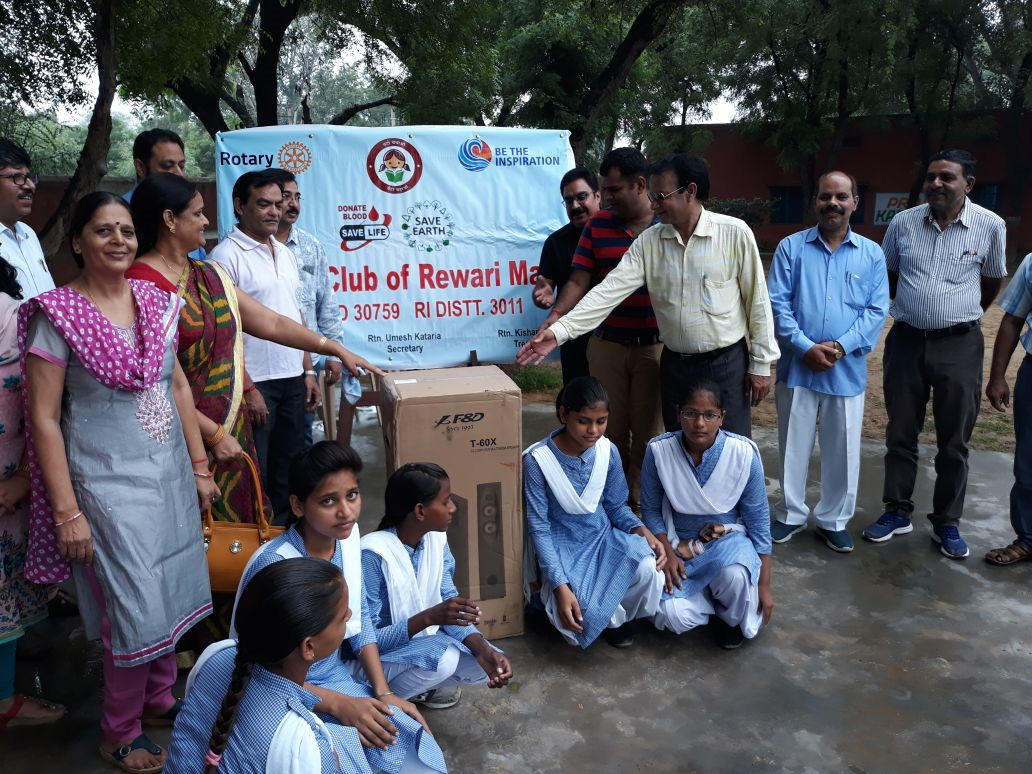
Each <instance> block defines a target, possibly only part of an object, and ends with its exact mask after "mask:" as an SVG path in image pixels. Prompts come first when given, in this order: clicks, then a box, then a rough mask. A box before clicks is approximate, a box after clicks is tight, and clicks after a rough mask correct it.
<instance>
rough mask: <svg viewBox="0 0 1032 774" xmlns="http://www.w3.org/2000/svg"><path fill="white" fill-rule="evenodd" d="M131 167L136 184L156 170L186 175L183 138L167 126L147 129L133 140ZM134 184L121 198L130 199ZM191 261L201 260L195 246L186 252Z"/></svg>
mask: <svg viewBox="0 0 1032 774" xmlns="http://www.w3.org/2000/svg"><path fill="white" fill-rule="evenodd" d="M133 168H134V169H135V170H136V185H139V184H140V181H141V180H143V179H144V178H145V177H150V176H151V175H155V174H157V173H159V172H167V173H168V174H170V175H179V176H180V177H186V146H185V145H184V144H183V138H182V137H180V136H179V135H178V134H177V133H176V132H173V131H172V130H171V129H161V128H154V129H147V130H146V131H143V132H140V133H139V134H138V135H136V139H135V140H133ZM136 185H134V186H133V187H132V188H130V189H129V190H128V191H126V193H125V196H123V197H122V198H123V199H125V200H126V201H127V202H129V201H132V199H133V194H134V193H135V192H136ZM189 255H190V257H191V258H192V259H194V260H195V261H203V260H204V259H205V257H206V255H207V254H206V253H205V251H204V248H203V247H198V248H197V249H196V250H194V251H193V252H192V253H190V254H189Z"/></svg>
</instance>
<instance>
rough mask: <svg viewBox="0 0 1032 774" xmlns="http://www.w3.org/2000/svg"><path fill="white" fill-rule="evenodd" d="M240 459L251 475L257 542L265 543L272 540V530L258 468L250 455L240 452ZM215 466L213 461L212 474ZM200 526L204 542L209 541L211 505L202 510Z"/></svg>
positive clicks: (213, 522)
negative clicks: (256, 515)
mask: <svg viewBox="0 0 1032 774" xmlns="http://www.w3.org/2000/svg"><path fill="white" fill-rule="evenodd" d="M241 457H242V458H243V460H244V462H245V463H247V469H248V470H249V471H250V473H251V494H253V495H254V509H255V512H256V513H257V514H258V523H257V525H256V526H257V527H258V541H259V542H261V543H265V542H267V541H269V540H271V539H272V528H271V527H270V526H269V520H268V518H267V517H266V515H265V492H264V490H263V489H262V477H261V476H260V475H259V474H258V468H257V467H255V464H254V460H252V459H251V455H249V454H248V453H247V452H241ZM217 466H218V463H216V462H214V461H213V462H212V464H211V467H210V470H211V472H212V473H213V474H214V473H215V468H216V467H217ZM202 526H203V529H204V539H205V540H206V541H207V540H211V536H212V532H213V531H214V530H215V519H214V518H213V516H212V512H211V505H209V506H208V507H207V508H205V509H204V515H203V517H202ZM245 526H246V525H245Z"/></svg>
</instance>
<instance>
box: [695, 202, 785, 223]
mask: <svg viewBox="0 0 1032 774" xmlns="http://www.w3.org/2000/svg"><path fill="white" fill-rule="evenodd" d="M773 205H774V202H772V201H770V200H769V199H740V198H729V199H707V200H706V209H707V210H709V211H710V212H719V213H721V214H723V215H730V216H731V217H734V218H741V219H742V220H744V221H745V222H746V223H748V224H749V227H750V228H753V229H755V228H757V227H759V226H761V225H763V222H764V221H765V220H766V219H767V216H769V215H770V210H771V207H772V206H773Z"/></svg>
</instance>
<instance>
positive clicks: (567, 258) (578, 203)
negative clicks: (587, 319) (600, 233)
mask: <svg viewBox="0 0 1032 774" xmlns="http://www.w3.org/2000/svg"><path fill="white" fill-rule="evenodd" d="M559 193H560V195H561V196H562V197H563V206H564V207H566V215H567V217H568V218H569V219H570V222H569V223H567V224H566V225H565V226H563V227H562V228H561V229H559V230H558V231H553V232H552V233H551V234H549V236H548V239H546V240H545V244H544V246H543V247H542V248H541V262H540V266H538V274H537V279H536V280H535V281H534V303H535V304H536V305H537V306H539V307H540V308H542V309H548V308H550V307H551V306H552V305H553V304H554V303H555V300H556V298H558V297H559V294H560V293H561V292H562V289H563V286H564V285H565V284H566V283H567V282H568V281H569V279H570V274H571V273H572V272H573V256H574V253H575V252H576V251H577V242H578V241H579V240H580V238H581V232H582V231H584V227H585V226H586V225H588V221H590V220H591V219H592V218H593V217H594V215H595V213H596V212H598V209H599V204H600V201H601V199H600V197H599V194H598V177H597V176H596V175H595V173H594V172H592V171H591V170H590V169H588V168H587V167H575V168H574V169H571V170H570V171H569V172H567V173H566V174H565V175H563V179H562V180H561V181H559ZM559 361H560V362H561V363H562V367H563V384H566V383H567V382H569V381H570V380H571V379H576V378H577V377H578V376H588V374H589V372H588V336H587V334H585V335H584V336H580V337H578V338H576V339H572V340H571V341H568V342H566V343H565V344H563V345H562V346H561V347H559Z"/></svg>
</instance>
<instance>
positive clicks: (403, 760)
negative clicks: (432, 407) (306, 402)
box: [230, 441, 447, 774]
mask: <svg viewBox="0 0 1032 774" xmlns="http://www.w3.org/2000/svg"><path fill="white" fill-rule="evenodd" d="M361 471H362V459H361V458H360V457H359V456H358V453H357V452H355V450H354V449H352V448H351V447H350V446H344V445H342V444H339V443H336V442H334V441H320V442H319V443H317V444H315V445H314V446H312V447H311V448H309V449H307V450H306V451H304V452H302V453H301V454H298V455H297V456H295V457H294V459H293V460H291V463H290V470H289V473H288V476H287V482H288V488H289V491H290V508H291V517H290V521H289V523H288V528H287V530H286V531H285V532H284V533H283V534H282V535H280V536H279V537H277V538H276V539H274V540H271V541H269V542H268V543H266V544H265V545H264V546H262V547H261V548H260V549H259V550H258V551H257V552H256V553H255V555H254V556H253V557H252V558H251V561H250V562H249V563H248V565H247V568H246V569H245V570H244V577H243V578H242V579H241V581H240V591H238V592H237V593H238V595H239V594H240V593H242V591H243V590H244V589H246V588H247V585H248V584H249V583H250V582H251V579H252V578H253V577H254V576H255V574H256V573H257V572H258V571H259V570H261V569H262V568H264V567H267V566H268V565H270V564H273V563H275V562H280V561H283V560H284V559H289V558H291V557H297V556H314V557H317V558H319V559H326V560H327V561H330V562H332V563H333V564H334V565H336V566H337V567H338V568H339V569H340V570H341V571H342V572H343V573H344V578H345V579H346V580H347V583H348V588H349V589H350V594H351V604H352V607H353V616H352V618H351V620H350V621H349V622H348V626H347V633H346V635H345V636H346V640H345V642H344V645H343V646H342V647H341V648H340V650H339V651H337V652H334V653H331V654H330V655H329V656H327V657H326V658H323V659H321V660H320V661H317V662H316V663H315V664H313V665H312V668H311V670H310V671H309V673H308V682H307V683H306V686H305V687H306V688H308V689H309V690H310V691H311V692H312V693H314V694H316V695H317V696H319V698H320V702H319V705H318V706H317V707H316V710H317V711H318V712H319V713H325V715H327V716H331V717H332V718H334V719H335V721H336V722H338V723H341V724H343V725H345V726H354V727H355V729H356V730H357V731H358V733H359V736H360V737H361V739H362V743H363V744H364V745H366V756H367V759H368V761H369V765H370V767H371V768H372V770H373V771H374V772H379V771H386V772H389V774H399V773H400V772H405V774H409V772H413V773H414V772H435V771H436V772H445V771H447V766H446V764H445V762H444V755H443V753H442V752H441V748H440V747H438V745H437V742H436V741H435V740H434V738H433V736H431V734H430V733H429V729H428V728H427V726H426V723H425V722H424V721H423V717H422V715H420V714H419V710H417V709H416V707H415V705H413V704H412V703H411V702H409V701H406V700H405V699H403V698H401V697H400V696H397V695H396V694H395V692H394V691H392V690H391V688H390V686H389V685H388V684H387V679H386V678H385V677H384V674H383V666H382V665H381V663H380V652H379V649H378V648H377V645H376V629H375V628H374V627H373V625H372V623H371V622H370V620H369V615H368V611H366V610H365V607H364V605H363V604H362V588H363V582H362V550H361V545H360V542H359V541H360V537H359V532H358V518H359V515H360V513H361V511H362V494H361V492H360V490H359V487H358V474H359V473H360V472H361ZM230 636H234V635H233V633H232V632H231V634H230ZM356 659H357V661H358V664H355V663H354V661H355V660H356ZM358 665H361V672H360V673H361V674H363V675H364V677H365V678H366V679H365V681H364V682H363V681H362V680H361V679H357V678H356V677H354V675H353V673H359V669H358Z"/></svg>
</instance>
